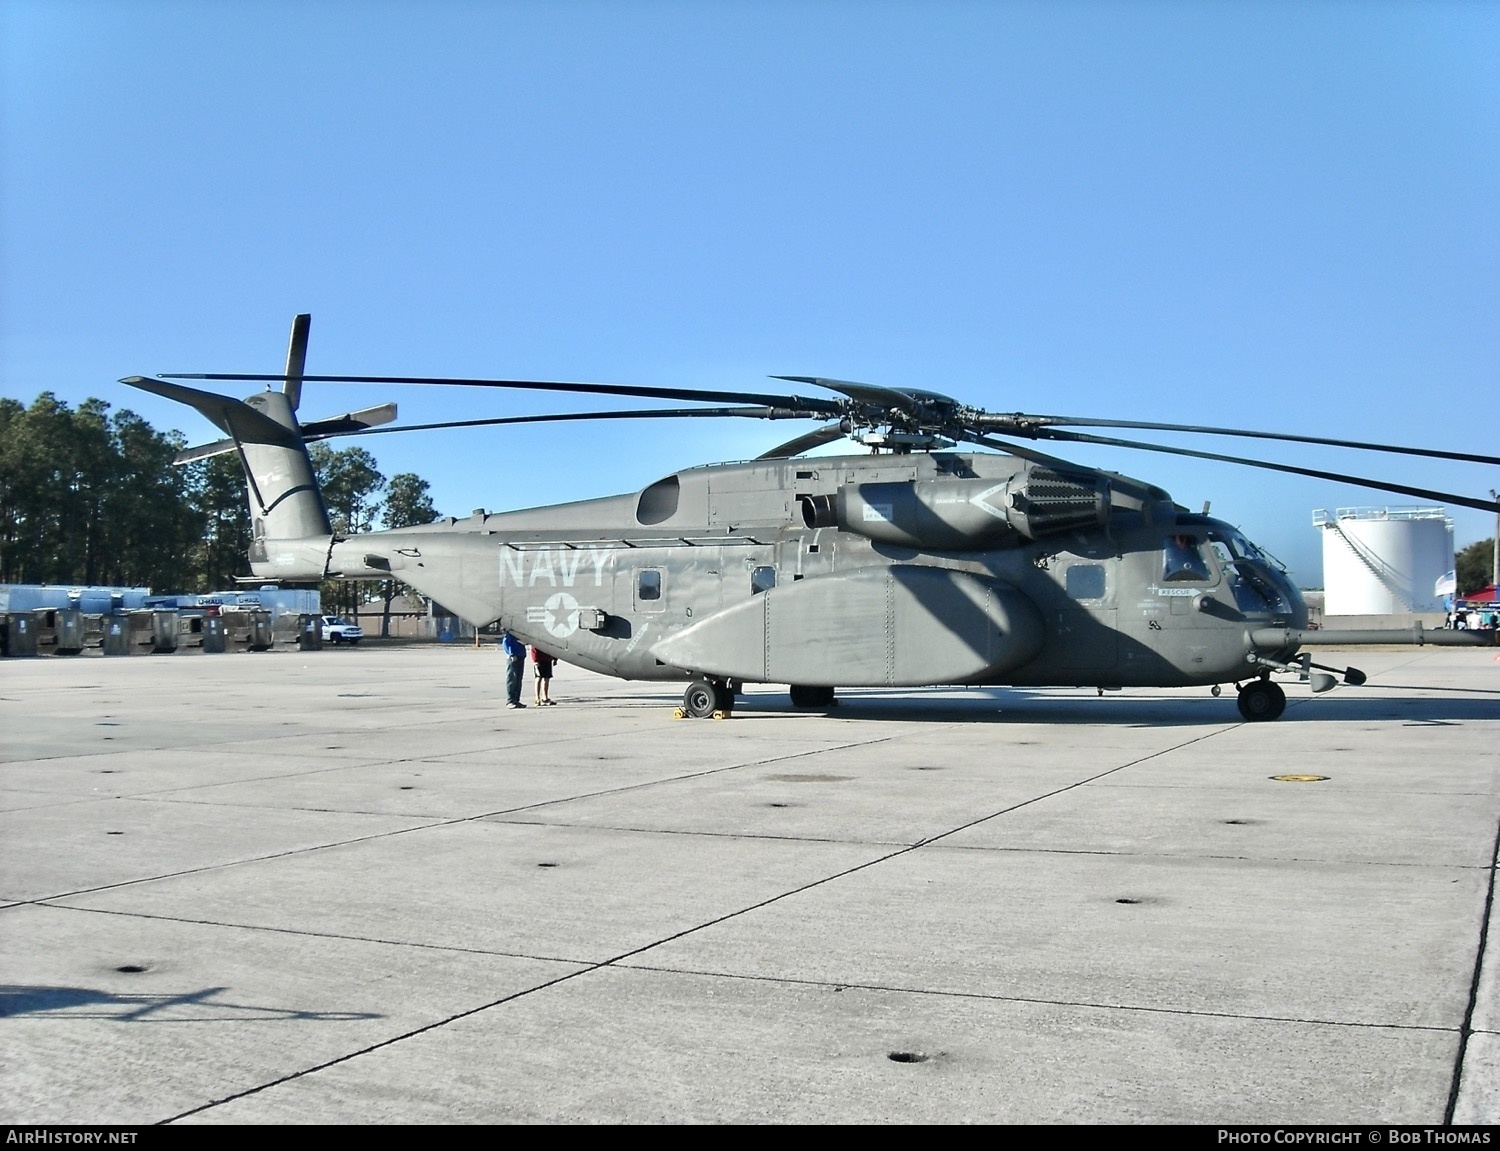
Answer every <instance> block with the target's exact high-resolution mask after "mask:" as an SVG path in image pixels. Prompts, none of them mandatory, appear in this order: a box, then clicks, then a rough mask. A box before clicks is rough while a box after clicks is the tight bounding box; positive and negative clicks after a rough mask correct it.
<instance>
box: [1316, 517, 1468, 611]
mask: <svg viewBox="0 0 1500 1151" xmlns="http://www.w3.org/2000/svg"><path fill="white" fill-rule="evenodd" d="M1313 524H1314V526H1316V527H1318V528H1320V529H1321V530H1322V532H1323V594H1324V597H1325V599H1324V606H1323V613H1324V614H1325V615H1401V614H1404V613H1408V612H1430V611H1442V610H1443V606H1444V605H1443V600H1442V597H1440V596H1438V595H1437V594H1436V593H1435V592H1434V590H1433V588H1434V586H1435V585H1436V584H1437V581H1438V580H1439V579H1441V578H1442V577H1443V576H1444V575H1445V574H1446V573H1447V572H1449V571H1450V570H1452V568H1453V521H1452V520H1451V519H1450V518H1449V517H1448V513H1447V512H1446V510H1444V509H1443V508H1339V509H1338V511H1337V512H1336V513H1335V514H1333V515H1331V516H1330V515H1329V514H1328V512H1327V511H1326V510H1319V511H1315V512H1313Z"/></svg>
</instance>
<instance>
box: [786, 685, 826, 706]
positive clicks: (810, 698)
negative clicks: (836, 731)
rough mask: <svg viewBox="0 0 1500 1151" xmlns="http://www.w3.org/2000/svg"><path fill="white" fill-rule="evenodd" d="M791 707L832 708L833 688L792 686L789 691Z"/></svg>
mask: <svg viewBox="0 0 1500 1151" xmlns="http://www.w3.org/2000/svg"><path fill="white" fill-rule="evenodd" d="M791 696H792V706H793V707H832V706H833V688H831V687H807V686H806V685H804V684H796V683H794V684H792V690H791Z"/></svg>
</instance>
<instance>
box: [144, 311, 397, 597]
mask: <svg viewBox="0 0 1500 1151" xmlns="http://www.w3.org/2000/svg"><path fill="white" fill-rule="evenodd" d="M309 319H310V317H308V316H306V315H302V316H298V317H297V318H296V319H295V320H294V321H293V322H292V342H291V348H290V349H289V351H288V353H287V370H286V389H285V390H284V391H281V392H273V391H265V392H260V393H257V394H256V395H253V396H250V397H249V398H247V399H245V400H244V401H240V400H234V399H230V398H229V397H228V396H219V395H214V394H213V393H212V392H202V391H199V390H198V389H196V388H189V387H185V386H183V385H182V384H172V383H167V382H165V381H163V380H149V379H146V378H145V377H143V376H130V377H128V378H126V379H124V380H121V381H120V382H121V383H124V384H129V385H130V386H131V387H134V388H140V389H141V390H143V391H147V392H153V393H155V394H156V395H159V396H164V397H166V398H167V399H169V400H176V401H177V402H178V403H183V404H187V405H189V406H190V407H193V408H196V409H197V410H198V411H199V412H201V413H202V414H203V415H204V416H205V417H207V419H208V420H209V421H210V422H211V423H213V424H215V425H216V426H217V427H218V428H219V429H220V430H222V431H223V432H225V433H226V434H227V435H228V436H229V438H228V439H227V440H220V441H219V442H218V443H213V444H206V445H203V446H202V447H196V448H188V449H186V450H185V451H183V452H181V453H179V454H178V456H177V459H176V461H175V462H176V463H179V464H184V463H190V462H191V461H193V460H198V459H204V458H206V457H208V456H212V455H218V454H220V453H222V452H229V451H233V452H237V453H238V454H239V457H240V464H241V465H242V466H243V467H244V469H245V486H246V489H247V495H248V499H249V504H250V522H251V525H252V530H251V536H252V540H251V544H250V566H251V570H252V571H253V572H254V573H255V575H256V577H257V578H271V577H275V578H280V579H321V578H323V575H324V572H325V570H326V564H327V556H328V550H329V547H330V546H331V544H332V535H333V532H332V529H331V528H330V527H329V523H328V509H327V507H326V506H325V505H324V503H323V493H322V492H321V491H320V490H319V488H318V481H317V477H316V475H315V474H314V472H313V466H312V461H311V460H310V459H309V458H308V454H307V444H306V442H305V441H304V438H303V429H302V428H301V426H300V425H299V424H298V423H297V412H296V409H297V402H298V400H299V399H300V394H301V388H302V374H303V363H304V360H305V357H306V355H307V331H308V321H309ZM391 414H392V415H394V411H393V412H392V413H391ZM355 415H358V413H355V414H351V416H345V417H341V419H343V420H350V419H352V418H354V416H355ZM336 422H338V421H322V422H321V423H322V424H331V423H336ZM371 422H383V421H371Z"/></svg>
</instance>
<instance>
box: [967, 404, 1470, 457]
mask: <svg viewBox="0 0 1500 1151" xmlns="http://www.w3.org/2000/svg"><path fill="white" fill-rule="evenodd" d="M976 423H977V424H978V426H980V427H982V428H984V429H985V430H986V431H995V432H999V433H1001V434H1002V435H1013V436H1029V435H1031V434H1032V431H1033V430H1034V429H1036V428H1038V427H1079V428H1138V429H1140V430H1141V431H1154V432H1186V433H1189V434H1193V435H1210V436H1240V437H1243V438H1246V439H1253V440H1281V441H1284V442H1286V443H1293V444H1322V445H1325V446H1327V447H1333V448H1353V449H1355V450H1358V451H1365V452H1390V453H1393V454H1395V455H1402V456H1427V457H1430V458H1432V459H1437V460H1459V461H1462V462H1464V463H1470V464H1500V457H1497V456H1481V455H1475V454H1471V453H1469V452H1448V451H1443V450H1441V449H1438V448H1410V447H1402V446H1401V445H1399V444H1376V443H1367V442H1365V441H1363V440H1335V439H1325V438H1324V437H1322V436H1302V435H1292V434H1290V433H1282V432H1254V431H1249V430H1247V429H1245V428H1210V427H1200V426H1198V425H1196V424H1158V423H1152V422H1150V421H1148V420H1096V419H1089V418H1087V417H1083V416H1033V415H1028V414H1027V413H1025V412H1014V413H1004V414H1002V413H999V412H995V413H985V415H984V416H983V417H981V418H980V419H979V420H978V421H976Z"/></svg>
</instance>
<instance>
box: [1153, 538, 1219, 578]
mask: <svg viewBox="0 0 1500 1151" xmlns="http://www.w3.org/2000/svg"><path fill="white" fill-rule="evenodd" d="M1161 578H1162V582H1163V583H1207V582H1208V581H1209V578H1210V577H1209V574H1208V565H1207V564H1206V563H1205V562H1204V561H1203V553H1202V552H1201V551H1199V550H1198V537H1197V536H1190V535H1175V536H1168V537H1167V540H1166V544H1165V546H1164V547H1163V548H1162V564H1161Z"/></svg>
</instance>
